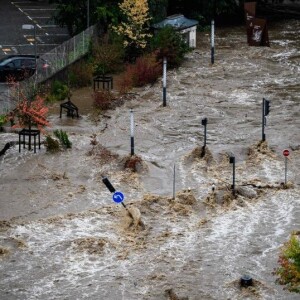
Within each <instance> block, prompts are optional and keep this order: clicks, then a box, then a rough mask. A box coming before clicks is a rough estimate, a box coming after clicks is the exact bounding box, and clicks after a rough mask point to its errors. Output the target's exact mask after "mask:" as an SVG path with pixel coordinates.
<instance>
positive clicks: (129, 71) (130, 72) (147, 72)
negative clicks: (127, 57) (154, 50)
mask: <svg viewBox="0 0 300 300" xmlns="http://www.w3.org/2000/svg"><path fill="white" fill-rule="evenodd" d="M161 74H162V66H161V64H160V63H159V62H157V61H156V56H155V54H148V55H144V56H141V57H139V58H138V59H137V60H136V62H135V64H128V65H127V67H126V70H125V72H124V75H123V79H122V82H121V91H123V92H126V91H129V90H130V89H131V88H132V87H141V86H144V85H146V84H149V83H150V84H153V83H154V82H155V81H156V80H157V78H158V77H159V76H161Z"/></svg>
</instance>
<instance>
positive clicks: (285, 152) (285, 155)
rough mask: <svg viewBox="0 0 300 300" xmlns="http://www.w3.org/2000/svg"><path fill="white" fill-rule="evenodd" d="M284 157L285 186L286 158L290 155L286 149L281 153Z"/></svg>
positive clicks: (285, 179)
mask: <svg viewBox="0 0 300 300" xmlns="http://www.w3.org/2000/svg"><path fill="white" fill-rule="evenodd" d="M282 154H283V156H284V184H285V185H286V184H287V158H288V156H289V155H290V151H289V150H288V149H284V150H283V152H282Z"/></svg>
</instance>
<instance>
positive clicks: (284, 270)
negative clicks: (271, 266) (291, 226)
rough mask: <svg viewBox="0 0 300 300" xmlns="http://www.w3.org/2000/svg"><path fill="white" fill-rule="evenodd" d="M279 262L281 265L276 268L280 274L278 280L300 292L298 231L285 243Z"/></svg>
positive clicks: (293, 290)
mask: <svg viewBox="0 0 300 300" xmlns="http://www.w3.org/2000/svg"><path fill="white" fill-rule="evenodd" d="M278 263H279V264H280V267H279V268H277V269H276V270H275V274H276V275H278V276H279V279H277V282H278V283H279V284H282V285H285V286H286V288H287V289H288V290H289V291H291V292H296V293H300V240H299V236H298V235H297V234H296V233H293V234H292V235H291V238H290V239H289V241H288V242H286V243H285V244H284V245H283V247H282V249H281V252H280V255H279V259H278Z"/></svg>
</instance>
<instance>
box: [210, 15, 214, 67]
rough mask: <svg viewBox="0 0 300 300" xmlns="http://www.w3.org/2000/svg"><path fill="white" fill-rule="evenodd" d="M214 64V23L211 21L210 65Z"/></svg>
mask: <svg viewBox="0 0 300 300" xmlns="http://www.w3.org/2000/svg"><path fill="white" fill-rule="evenodd" d="M214 62H215V21H214V20H212V21H211V64H212V65H213V64H214Z"/></svg>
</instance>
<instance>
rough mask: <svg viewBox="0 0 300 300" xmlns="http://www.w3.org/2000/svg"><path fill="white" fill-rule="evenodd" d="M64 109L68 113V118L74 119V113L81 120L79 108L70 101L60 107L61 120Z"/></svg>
mask: <svg viewBox="0 0 300 300" xmlns="http://www.w3.org/2000/svg"><path fill="white" fill-rule="evenodd" d="M63 109H65V110H66V111H67V116H68V117H72V119H73V118H74V113H76V117H77V118H79V115H78V107H77V106H76V105H75V104H74V103H72V102H71V100H68V101H67V102H65V103H62V104H61V105H60V115H59V117H60V118H61V115H62V110H63Z"/></svg>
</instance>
